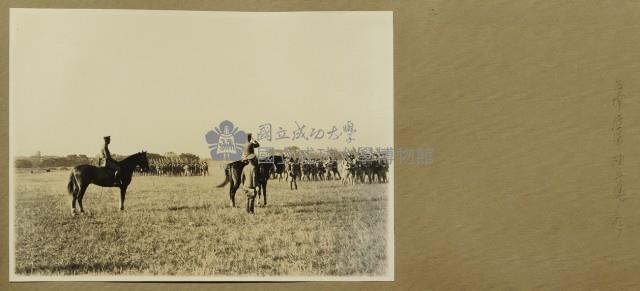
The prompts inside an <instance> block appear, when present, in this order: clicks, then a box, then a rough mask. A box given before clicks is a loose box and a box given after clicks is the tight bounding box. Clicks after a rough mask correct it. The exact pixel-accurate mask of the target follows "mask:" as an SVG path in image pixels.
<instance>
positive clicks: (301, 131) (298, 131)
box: [292, 121, 309, 140]
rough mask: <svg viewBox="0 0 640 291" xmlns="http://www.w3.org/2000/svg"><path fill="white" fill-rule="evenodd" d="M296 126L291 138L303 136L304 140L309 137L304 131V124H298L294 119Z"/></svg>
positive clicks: (295, 138)
mask: <svg viewBox="0 0 640 291" xmlns="http://www.w3.org/2000/svg"><path fill="white" fill-rule="evenodd" d="M295 123H296V127H298V128H297V129H296V130H294V131H293V138H292V140H297V139H300V138H304V139H305V140H309V138H308V137H307V136H306V133H305V132H304V128H305V127H306V125H304V124H303V125H302V126H300V124H298V122H297V121H296V122H295Z"/></svg>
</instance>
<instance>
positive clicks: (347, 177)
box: [271, 154, 389, 189]
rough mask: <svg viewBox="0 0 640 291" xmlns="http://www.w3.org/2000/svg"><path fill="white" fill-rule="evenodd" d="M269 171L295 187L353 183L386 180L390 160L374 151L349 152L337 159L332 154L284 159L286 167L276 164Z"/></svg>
mask: <svg viewBox="0 0 640 291" xmlns="http://www.w3.org/2000/svg"><path fill="white" fill-rule="evenodd" d="M275 169H276V170H275V171H273V172H272V173H271V178H272V179H278V180H282V179H284V180H285V181H289V180H290V181H291V183H292V185H291V188H292V189H293V188H294V186H295V187H296V188H297V183H296V181H325V180H341V181H342V183H343V184H348V183H349V184H355V183H387V182H388V179H387V176H388V175H387V174H388V172H389V161H388V160H387V159H386V158H384V157H383V156H381V155H376V154H374V155H373V156H372V157H370V158H367V159H360V158H358V157H357V156H356V155H348V156H347V157H346V158H345V159H344V160H342V161H340V162H339V161H338V160H337V159H335V158H333V157H328V158H325V159H319V158H304V159H298V158H292V157H289V158H285V167H276V168H275Z"/></svg>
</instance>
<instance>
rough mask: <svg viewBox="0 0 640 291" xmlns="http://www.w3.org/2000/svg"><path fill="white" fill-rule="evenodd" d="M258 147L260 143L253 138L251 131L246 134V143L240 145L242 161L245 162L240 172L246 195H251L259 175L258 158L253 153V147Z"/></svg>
mask: <svg viewBox="0 0 640 291" xmlns="http://www.w3.org/2000/svg"><path fill="white" fill-rule="evenodd" d="M257 147H260V144H259V143H258V141H257V140H255V139H253V137H252V135H251V133H248V134H247V143H246V144H244V146H243V147H242V161H243V162H244V163H245V164H247V165H246V166H245V167H244V169H243V171H242V173H243V175H244V177H245V179H246V180H245V182H248V183H246V184H245V190H246V191H247V195H251V194H249V193H251V191H249V190H253V189H255V187H256V184H257V181H256V179H257V177H260V176H259V173H258V171H259V167H258V158H257V156H256V154H255V148H257Z"/></svg>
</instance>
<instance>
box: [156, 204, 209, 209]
mask: <svg viewBox="0 0 640 291" xmlns="http://www.w3.org/2000/svg"><path fill="white" fill-rule="evenodd" d="M211 208H212V206H211V205H210V204H206V205H194V206H187V205H183V206H170V207H168V208H167V209H169V210H171V211H179V210H207V209H211Z"/></svg>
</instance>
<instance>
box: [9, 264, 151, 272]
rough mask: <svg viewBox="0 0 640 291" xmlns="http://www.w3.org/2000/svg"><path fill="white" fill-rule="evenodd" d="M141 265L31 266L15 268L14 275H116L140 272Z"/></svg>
mask: <svg viewBox="0 0 640 291" xmlns="http://www.w3.org/2000/svg"><path fill="white" fill-rule="evenodd" d="M141 269H142V264H140V263H136V262H108V263H101V262H96V263H69V264H64V265H49V266H48V265H32V266H26V267H17V268H16V274H21V275H32V274H65V275H70V274H86V273H110V274H117V273H120V272H122V271H127V270H141Z"/></svg>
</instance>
